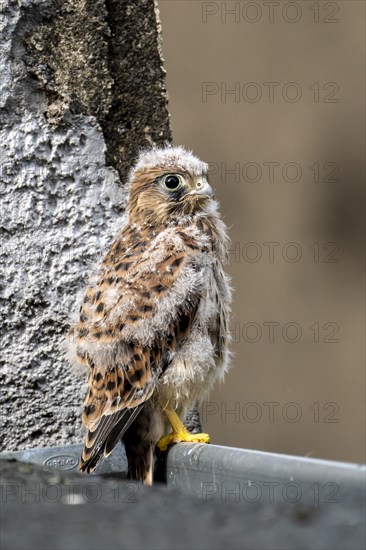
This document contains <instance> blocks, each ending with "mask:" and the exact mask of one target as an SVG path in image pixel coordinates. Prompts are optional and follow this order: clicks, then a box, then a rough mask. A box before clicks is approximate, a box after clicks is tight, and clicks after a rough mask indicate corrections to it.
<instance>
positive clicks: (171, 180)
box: [162, 174, 183, 191]
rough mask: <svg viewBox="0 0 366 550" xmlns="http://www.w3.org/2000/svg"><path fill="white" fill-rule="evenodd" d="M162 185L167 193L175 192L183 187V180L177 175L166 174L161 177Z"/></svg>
mask: <svg viewBox="0 0 366 550" xmlns="http://www.w3.org/2000/svg"><path fill="white" fill-rule="evenodd" d="M162 183H163V187H165V188H166V189H168V190H169V191H176V190H177V189H179V188H180V187H181V186H182V185H183V178H182V176H180V175H179V174H168V175H167V176H164V177H163V179H162Z"/></svg>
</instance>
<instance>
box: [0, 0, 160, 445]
mask: <svg viewBox="0 0 366 550" xmlns="http://www.w3.org/2000/svg"><path fill="white" fill-rule="evenodd" d="M0 23H1V25H2V39H1V51H0V73H1V89H0V130H1V132H0V143H1V157H0V176H1V180H0V186H1V187H0V189H1V220H0V234H1V248H0V254H1V258H0V262H1V263H0V265H1V273H0V299H1V305H0V331H1V344H0V345H1V348H0V350H1V351H0V353H1V360H0V384H1V408H0V412H1V416H2V422H1V423H2V430H1V445H0V448H1V449H8V450H11V449H21V448H27V447H34V446H44V445H47V446H50V445H55V444H67V443H73V442H76V441H78V440H80V437H81V426H80V404H81V400H82V397H83V394H84V375H83V374H82V373H77V372H74V371H73V370H72V369H70V367H69V365H68V363H67V361H66V359H65V358H64V356H63V354H62V350H61V347H60V344H61V343H62V342H63V340H64V335H65V332H66V329H67V326H68V323H69V322H70V314H71V312H72V310H73V309H74V308H75V301H76V297H77V294H78V292H79V291H80V290H81V289H82V288H83V286H84V285H85V283H86V281H87V275H88V273H89V271H90V268H91V266H92V265H93V264H94V263H95V261H96V260H97V259H98V257H99V256H100V254H101V252H102V250H103V249H104V248H105V246H106V245H107V244H108V243H110V242H111V240H112V239H113V236H114V235H115V234H116V232H117V230H118V228H119V227H120V226H121V225H122V224H123V221H124V207H125V196H124V188H123V182H124V179H125V176H126V173H127V171H128V168H129V166H130V164H131V162H132V160H133V158H134V156H135V154H136V152H137V150H138V149H139V148H140V147H146V146H149V145H151V144H153V143H158V144H162V143H163V142H165V141H166V140H170V130H169V121H168V113H167V108H166V92H165V83H164V69H163V67H162V60H161V56H160V45H159V40H160V37H159V30H158V28H159V24H158V23H157V20H156V11H155V5H154V2H153V0H139V2H135V1H134V0H106V1H104V0H63V1H57V0H22V1H15V0H5V1H2V2H1V19H0Z"/></svg>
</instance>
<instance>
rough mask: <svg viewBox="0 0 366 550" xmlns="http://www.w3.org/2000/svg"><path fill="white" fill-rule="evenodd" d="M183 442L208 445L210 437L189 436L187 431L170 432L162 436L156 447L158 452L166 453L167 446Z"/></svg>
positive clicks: (200, 435) (204, 435)
mask: <svg viewBox="0 0 366 550" xmlns="http://www.w3.org/2000/svg"><path fill="white" fill-rule="evenodd" d="M181 441H185V442H187V443H210V436H209V435H208V434H203V433H202V434H191V433H190V432H189V431H188V430H186V429H184V430H181V431H179V432H171V433H170V434H168V435H164V437H161V438H160V439H159V441H158V442H157V446H158V448H159V449H160V451H166V450H167V448H168V447H169V445H173V443H179V442H181Z"/></svg>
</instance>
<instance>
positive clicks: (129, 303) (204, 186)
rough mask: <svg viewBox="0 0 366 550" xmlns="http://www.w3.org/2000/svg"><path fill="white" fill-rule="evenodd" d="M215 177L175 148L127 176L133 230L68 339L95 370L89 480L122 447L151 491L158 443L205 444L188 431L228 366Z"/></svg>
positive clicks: (107, 260)
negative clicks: (190, 416)
mask: <svg viewBox="0 0 366 550" xmlns="http://www.w3.org/2000/svg"><path fill="white" fill-rule="evenodd" d="M207 173H208V165H207V164H206V163H204V162H202V161H200V160H199V159H198V158H197V157H195V156H194V155H193V154H192V153H191V152H189V151H186V150H185V149H184V148H182V147H173V146H169V147H166V148H161V149H160V148H153V149H150V150H148V151H145V152H143V153H142V154H141V155H140V156H139V158H138V160H137V163H136V164H135V166H134V167H133V168H132V170H131V172H130V175H129V186H130V187H129V201H128V221H127V224H126V225H125V227H124V228H123V229H122V230H121V232H120V233H119V234H118V235H117V238H116V239H115V241H114V242H113V244H112V246H111V248H110V250H109V251H108V252H107V254H106V255H105V257H104V259H103V261H102V262H101V264H100V266H99V268H98V271H97V273H96V274H95V275H94V278H93V279H92V280H91V282H90V285H89V287H88V288H87V289H86V292H85V294H84V298H83V301H82V304H81V307H80V317H79V321H78V323H77V325H76V326H74V327H73V328H72V330H71V331H70V339H71V340H72V342H73V347H74V351H75V354H76V359H77V361H78V362H79V363H82V364H84V365H86V366H87V367H88V370H89V377H88V392H87V395H86V398H85V401H84V410H83V423H84V425H85V426H86V428H87V430H88V433H87V437H86V441H85V445H84V449H83V452H82V456H81V461H80V469H81V470H82V471H86V472H92V471H93V470H94V469H95V468H96V466H97V464H98V462H99V461H100V459H101V458H103V456H104V457H106V456H108V455H109V453H110V452H111V451H112V449H113V448H114V446H115V445H116V443H117V442H118V441H119V440H120V439H122V441H123V443H124V446H125V449H126V455H127V459H128V474H129V477H130V478H131V479H134V480H141V481H144V482H145V483H146V484H151V483H152V475H153V473H152V472H153V457H154V448H155V445H156V444H157V445H158V447H159V448H160V449H161V450H165V449H167V447H168V446H169V445H170V444H171V443H174V442H178V441H194V442H209V436H208V435H207V434H191V433H189V432H188V430H187V429H186V428H185V427H184V425H183V423H182V419H184V417H185V413H186V411H187V409H188V408H189V407H191V406H192V405H194V404H195V403H196V402H202V400H203V399H204V397H205V396H206V395H207V393H208V392H209V391H210V389H211V388H212V386H213V384H214V383H215V381H217V380H220V379H222V378H223V376H224V373H225V372H226V371H227V369H228V367H229V358H230V352H229V349H228V347H229V331H228V319H229V312H230V302H231V289H230V283H229V278H228V276H227V274H226V273H225V271H224V267H223V266H224V264H225V262H226V260H227V256H228V237H227V232H226V226H225V225H224V223H223V222H222V220H221V219H220V215H219V213H218V210H217V208H218V204H217V202H216V201H215V199H214V196H213V191H212V188H211V187H210V185H209V183H208V179H207ZM169 424H170V426H171V429H172V430H171V432H170V433H169V434H168V435H166V436H165V437H162V436H163V434H164V433H167V431H168V429H169Z"/></svg>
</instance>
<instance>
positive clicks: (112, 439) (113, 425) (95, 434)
mask: <svg viewBox="0 0 366 550" xmlns="http://www.w3.org/2000/svg"><path fill="white" fill-rule="evenodd" d="M141 408H142V405H140V406H138V407H136V408H134V409H123V410H121V411H118V412H116V413H114V414H111V415H107V416H103V417H102V418H101V420H100V422H99V423H98V426H97V427H96V428H95V429H94V430H93V431H92V430H89V431H88V434H87V437H86V441H85V444H84V448H83V450H82V453H81V458H80V466H79V469H80V471H81V472H87V473H91V472H93V471H94V470H95V468H96V467H97V465H98V463H99V461H100V460H101V459H102V458H103V457H106V456H108V455H109V454H110V453H111V452H112V451H113V449H114V447H115V446H116V444H117V442H118V440H119V439H120V438H121V437H122V436H123V434H124V433H125V431H126V430H127V429H128V428H129V426H130V425H131V424H132V422H133V421H134V420H135V418H136V417H137V415H138V414H139V412H140V411H141Z"/></svg>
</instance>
